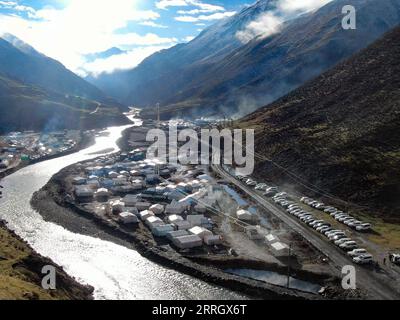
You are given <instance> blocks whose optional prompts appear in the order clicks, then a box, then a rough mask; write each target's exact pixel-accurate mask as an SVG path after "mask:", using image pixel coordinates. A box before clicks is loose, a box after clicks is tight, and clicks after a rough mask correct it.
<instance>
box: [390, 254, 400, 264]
mask: <svg viewBox="0 0 400 320" xmlns="http://www.w3.org/2000/svg"><path fill="white" fill-rule="evenodd" d="M389 260H390V261H391V262H392V263H394V264H397V265H400V254H394V253H392V254H390V255H389Z"/></svg>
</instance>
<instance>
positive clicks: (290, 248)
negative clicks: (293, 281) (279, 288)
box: [287, 244, 292, 289]
mask: <svg viewBox="0 0 400 320" xmlns="http://www.w3.org/2000/svg"><path fill="white" fill-rule="evenodd" d="M291 255H292V244H290V245H289V259H288V272H287V288H288V289H290V263H291V260H292V259H291Z"/></svg>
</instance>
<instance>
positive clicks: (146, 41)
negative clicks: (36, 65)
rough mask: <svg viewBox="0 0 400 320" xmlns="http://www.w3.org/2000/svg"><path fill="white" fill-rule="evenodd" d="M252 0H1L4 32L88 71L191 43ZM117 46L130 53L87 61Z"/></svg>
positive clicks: (123, 65) (121, 64)
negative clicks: (211, 25)
mask: <svg viewBox="0 0 400 320" xmlns="http://www.w3.org/2000/svg"><path fill="white" fill-rule="evenodd" d="M251 2H252V1H251V0H250V1H249V0H204V1H203V0H56V1H50V0H33V1H26V0H0V33H5V32H8V33H11V34H14V35H16V36H17V37H19V38H21V39H22V40H24V41H25V42H27V43H29V44H31V45H32V46H34V47H35V48H36V49H37V50H39V51H41V52H43V53H44V54H46V55H48V56H50V57H52V58H55V59H57V60H59V61H61V62H62V63H64V64H65V65H66V66H67V67H68V68H70V69H71V70H73V71H75V72H78V73H81V74H85V73H87V72H94V73H98V72H101V71H107V72H110V71H113V70H114V69H116V68H131V67H134V66H135V65H137V64H138V63H139V62H140V61H142V60H143V59H144V58H145V57H147V56H148V55H150V54H152V53H154V52H156V51H159V50H161V49H165V48H168V47H171V46H173V45H175V44H177V43H181V42H187V41H189V40H190V39H192V38H193V37H195V36H196V35H198V34H199V33H200V32H201V31H202V30H203V29H204V28H206V27H207V26H208V25H210V24H212V23H214V22H216V21H218V20H219V19H222V18H224V17H229V16H232V15H233V14H234V13H235V12H237V11H240V10H241V9H242V8H243V7H244V6H245V5H246V4H249V3H250V4H251ZM113 46H116V47H119V48H121V49H123V50H126V52H127V53H126V54H123V55H120V56H118V57H111V58H109V59H104V60H103V61H101V60H99V61H94V62H93V61H86V60H85V55H86V54H88V53H94V52H101V51H104V50H107V49H109V48H111V47H113Z"/></svg>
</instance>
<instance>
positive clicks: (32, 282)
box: [0, 224, 92, 300]
mask: <svg viewBox="0 0 400 320" xmlns="http://www.w3.org/2000/svg"><path fill="white" fill-rule="evenodd" d="M47 264H49V265H54V264H53V263H51V261H49V260H48V259H46V258H43V257H41V256H39V255H37V254H36V253H35V252H34V251H33V250H32V249H31V248H30V247H29V246H28V245H27V244H26V243H25V242H23V241H22V240H21V239H19V237H17V236H15V235H14V234H13V233H11V232H10V231H8V230H7V229H6V228H5V227H4V226H3V225H2V224H0V300H5V299H6V300H36V299H40V300H56V299H57V300H58V299H62V300H70V299H90V298H91V291H92V289H91V288H89V287H84V286H82V285H80V284H78V283H76V282H75V281H74V280H73V279H71V278H69V277H68V276H67V275H66V274H65V273H64V272H63V271H62V270H61V269H60V268H57V290H54V291H47V290H44V289H43V288H42V287H41V285H40V284H41V279H42V275H41V269H42V267H43V266H44V265H47Z"/></svg>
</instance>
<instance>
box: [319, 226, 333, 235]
mask: <svg viewBox="0 0 400 320" xmlns="http://www.w3.org/2000/svg"><path fill="white" fill-rule="evenodd" d="M330 230H332V228H331V227H327V226H322V227H319V228H317V231H318V232H319V233H323V234H324V233H325V232H328V231H330Z"/></svg>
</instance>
